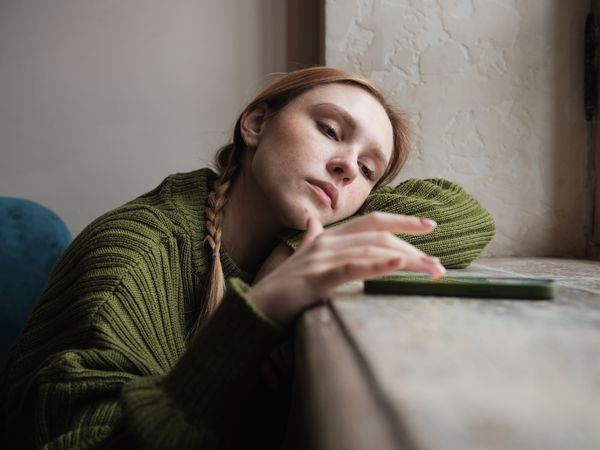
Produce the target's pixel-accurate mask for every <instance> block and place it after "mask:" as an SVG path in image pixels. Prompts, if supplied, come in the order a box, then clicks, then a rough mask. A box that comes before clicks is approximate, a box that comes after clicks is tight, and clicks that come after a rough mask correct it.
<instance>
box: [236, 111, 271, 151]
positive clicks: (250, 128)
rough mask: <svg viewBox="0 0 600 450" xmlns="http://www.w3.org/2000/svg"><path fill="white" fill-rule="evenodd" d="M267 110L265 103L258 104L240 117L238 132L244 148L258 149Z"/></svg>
mask: <svg viewBox="0 0 600 450" xmlns="http://www.w3.org/2000/svg"><path fill="white" fill-rule="evenodd" d="M268 112H269V108H268V107H267V105H266V103H260V104H259V105H257V106H255V107H254V108H252V109H251V110H249V111H246V112H245V113H244V114H243V115H242V120H241V121H240V132H241V133H242V138H243V139H244V143H245V144H246V147H248V148H251V147H254V148H256V147H258V143H259V142H260V137H261V135H262V132H263V130H264V127H265V124H266V122H267V114H268Z"/></svg>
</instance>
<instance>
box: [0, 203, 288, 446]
mask: <svg viewBox="0 0 600 450" xmlns="http://www.w3.org/2000/svg"><path fill="white" fill-rule="evenodd" d="M168 223H171V221H170V220H167V219H166V218H164V217H163V216H162V215H161V213H159V212H157V211H155V210H153V209H152V208H147V207H143V208H142V207H137V206H135V205H132V206H130V207H125V208H121V209H120V210H119V211H118V212H117V213H112V214H109V215H107V216H105V217H104V218H101V219H100V220H98V221H96V222H94V223H93V224H92V225H91V226H90V227H88V229H87V230H86V231H84V232H83V233H82V235H80V237H78V238H77V240H76V241H75V242H73V244H72V245H71V246H70V248H69V249H68V250H67V252H66V253H65V255H63V257H62V259H61V260H60V262H59V264H58V266H57V267H56V269H55V272H54V275H53V276H52V278H51V281H50V283H49V285H48V286H47V287H46V289H45V292H44V294H43V296H42V298H41V299H40V301H39V302H38V303H37V305H36V307H35V309H34V311H33V314H32V317H31V319H30V322H29V324H28V326H27V328H26V330H25V331H24V333H23V334H22V336H21V338H20V339H19V342H18V344H17V346H16V347H15V348H14V349H13V351H12V353H11V358H10V362H9V368H8V370H7V371H6V372H5V373H4V374H3V386H2V390H1V392H2V398H1V400H2V417H1V420H2V422H3V427H4V429H3V434H4V435H5V442H4V444H5V445H4V446H3V448H11V449H13V448H47V449H67V448H68V449H72V448H79V449H84V448H86V449H87V448H140V449H167V448H177V449H184V448H194V449H221V448H229V447H232V446H235V442H234V441H233V440H232V439H233V438H235V434H232V433H231V432H230V430H232V429H236V427H238V425H239V421H240V420H242V419H243V417H242V416H243V414H244V413H245V407H246V402H247V400H248V396H249V395H250V393H252V392H253V388H254V385H255V383H256V382H257V379H258V374H259V370H260V366H261V363H262V362H263V361H264V359H265V357H266V355H267V354H268V353H269V352H270V351H272V349H273V348H274V346H275V345H276V344H277V343H278V342H280V340H281V339H282V338H283V333H282V332H281V330H280V329H279V328H278V327H276V326H275V325H274V324H273V323H271V322H270V321H269V320H268V319H266V318H265V317H264V316H262V315H261V314H260V313H259V312H258V311H257V310H256V309H254V308H253V307H252V305H251V303H250V302H249V301H248V300H247V299H246V298H245V290H246V289H247V285H246V284H245V283H244V282H242V281H241V280H238V279H230V280H229V288H228V290H227V294H226V296H225V298H224V299H223V300H222V303H221V304H220V306H219V307H218V309H217V310H216V312H215V313H214V314H213V316H212V317H211V318H210V319H209V320H208V321H207V322H206V323H205V324H204V325H203V326H202V327H201V329H200V331H199V333H198V334H197V335H196V337H194V339H193V340H192V341H191V342H190V343H189V344H187V345H186V340H185V335H186V332H187V329H186V326H187V325H189V323H190V317H187V314H188V313H189V309H190V305H191V303H189V302H190V300H189V299H191V298H194V296H195V295H196V294H195V293H194V292H193V291H194V290H195V289H196V288H197V286H196V284H197V283H195V281H197V280H195V277H196V276H197V275H195V274H194V266H193V265H191V264H190V263H189V261H190V260H191V258H190V256H189V255H190V253H191V251H192V249H191V245H192V244H191V243H190V241H189V240H187V239H185V237H184V236H183V235H181V234H179V235H178V234H173V232H172V230H171V229H167V226H166V225H165V224H168ZM186 311H187V312H186ZM195 312H197V311H193V313H194V314H195ZM192 315H193V314H192Z"/></svg>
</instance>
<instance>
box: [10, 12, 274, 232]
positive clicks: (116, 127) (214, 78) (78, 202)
mask: <svg viewBox="0 0 600 450" xmlns="http://www.w3.org/2000/svg"><path fill="white" fill-rule="evenodd" d="M284 23H285V5H284V2H282V1H281V0H243V1H239V0H210V1H206V0H186V1H163V0H127V1H124V0H98V1H95V0H51V1H50V0H0V195H12V196H19V197H25V198H29V199H32V200H35V201H38V202H41V203H43V204H45V205H47V206H49V207H50V208H52V209H53V210H54V211H56V212H57V213H58V214H59V215H60V216H61V217H63V218H64V219H65V221H66V223H67V225H68V226H69V228H70V229H71V231H72V232H74V233H78V232H79V231H80V230H81V229H82V228H83V226H85V225H86V224H87V223H88V222H90V221H91V220H92V219H94V218H95V217H97V216H98V215H100V214H102V213H103V212H105V211H107V210H109V209H112V208H114V207H116V206H118V205H120V204H121V203H123V202H125V201H127V200H130V199H132V198H133V197H135V196H137V195H139V194H141V193H143V192H146V191H148V190H150V189H152V188H153V187H155V186H156V185H157V184H158V183H159V182H160V181H161V180H162V179H163V178H164V177H165V176H166V175H168V174H169V173H173V172H176V171H188V170H193V169H196V168H198V167H201V166H204V165H205V164H206V162H208V161H210V160H211V157H212V154H213V153H214V151H215V149H216V148H217V147H218V146H219V145H221V144H223V143H225V141H226V140H227V139H229V134H230V132H231V129H232V128H233V124H234V121H235V119H236V118H237V115H238V114H239V112H240V110H241V109H242V107H243V106H244V104H245V103H246V102H247V101H248V100H249V99H250V98H252V97H253V96H254V94H255V93H256V92H257V90H258V89H259V87H260V86H262V85H263V84H264V82H265V81H266V75H267V74H269V73H272V72H275V71H282V70H285V26H284Z"/></svg>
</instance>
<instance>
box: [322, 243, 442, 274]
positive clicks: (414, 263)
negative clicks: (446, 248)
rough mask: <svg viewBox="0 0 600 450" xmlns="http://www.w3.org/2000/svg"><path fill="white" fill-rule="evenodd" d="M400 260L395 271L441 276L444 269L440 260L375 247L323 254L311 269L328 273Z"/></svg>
mask: <svg viewBox="0 0 600 450" xmlns="http://www.w3.org/2000/svg"><path fill="white" fill-rule="evenodd" d="M395 258H401V263H400V265H399V266H398V267H396V270H408V271H411V272H420V273H427V274H432V276H433V275H435V276H439V275H443V274H444V273H445V268H444V266H442V264H441V263H440V260H439V259H438V258H436V257H433V256H428V255H420V254H414V253H412V252H397V251H395V250H391V249H387V248H381V247H376V246H368V245H365V246H358V247H349V248H346V249H344V250H340V251H337V252H327V253H323V254H322V255H321V257H320V258H319V260H318V262H317V263H316V264H315V267H313V270H316V271H324V272H325V271H329V270H331V269H334V268H336V267H340V266H343V265H346V264H375V263H378V262H381V261H391V260H394V259H395Z"/></svg>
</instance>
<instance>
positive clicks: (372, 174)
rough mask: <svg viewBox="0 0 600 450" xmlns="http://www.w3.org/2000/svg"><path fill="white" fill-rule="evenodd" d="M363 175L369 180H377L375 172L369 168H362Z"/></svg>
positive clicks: (363, 166)
mask: <svg viewBox="0 0 600 450" xmlns="http://www.w3.org/2000/svg"><path fill="white" fill-rule="evenodd" d="M360 171H361V172H362V174H363V175H364V176H365V177H366V178H367V179H368V180H371V181H373V180H374V179H375V172H374V171H373V170H371V169H370V168H369V167H367V166H365V165H362V166H361V168H360Z"/></svg>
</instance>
